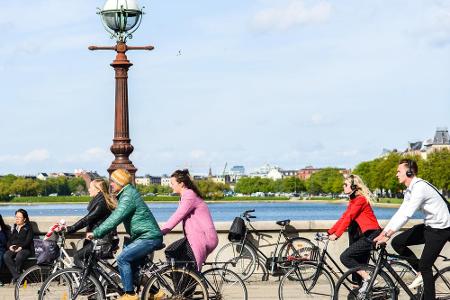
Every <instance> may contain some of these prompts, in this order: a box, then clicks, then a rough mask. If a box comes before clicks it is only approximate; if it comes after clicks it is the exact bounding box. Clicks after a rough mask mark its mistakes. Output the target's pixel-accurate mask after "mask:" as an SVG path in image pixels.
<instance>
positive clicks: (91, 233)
mask: <svg viewBox="0 0 450 300" xmlns="http://www.w3.org/2000/svg"><path fill="white" fill-rule="evenodd" d="M86 239H88V240H91V241H92V240H93V239H94V233H93V232H86Z"/></svg>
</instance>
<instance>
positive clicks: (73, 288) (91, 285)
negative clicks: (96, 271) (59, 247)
mask: <svg viewBox="0 0 450 300" xmlns="http://www.w3.org/2000/svg"><path fill="white" fill-rule="evenodd" d="M82 272H83V270H80V269H76V268H68V269H63V270H60V271H58V272H56V273H53V274H52V275H50V276H49V277H48V278H47V280H46V281H45V282H44V284H43V285H42V287H41V290H40V291H39V300H69V299H73V298H74V297H75V295H76V294H77V297H76V299H77V300H78V299H81V300H94V299H95V300H103V299H104V298H105V295H104V292H103V287H102V285H101V284H100V282H99V281H98V279H96V278H95V277H93V276H92V275H89V276H88V277H87V278H85V279H84V281H83V282H81V279H82Z"/></svg>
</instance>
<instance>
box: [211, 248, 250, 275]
mask: <svg viewBox="0 0 450 300" xmlns="http://www.w3.org/2000/svg"><path fill="white" fill-rule="evenodd" d="M216 262H217V263H227V264H226V268H227V269H229V270H231V271H233V272H234V273H236V274H238V275H239V277H240V278H241V279H242V280H247V279H248V278H249V277H250V276H252V274H253V272H255V269H256V265H257V263H258V262H257V260H256V253H255V250H253V249H252V248H251V247H250V246H248V245H247V244H242V243H241V242H231V243H228V244H226V245H224V246H223V247H222V248H221V249H220V250H219V251H218V252H217V255H216Z"/></svg>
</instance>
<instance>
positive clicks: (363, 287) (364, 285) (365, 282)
mask: <svg viewBox="0 0 450 300" xmlns="http://www.w3.org/2000/svg"><path fill="white" fill-rule="evenodd" d="M369 281H370V277H369V278H367V279H366V280H363V282H362V285H361V287H360V288H359V290H358V292H359V293H365V292H366V291H367V288H368V287H369ZM377 284H378V280H376V279H375V281H374V283H373V285H372V287H374V286H376V285H377Z"/></svg>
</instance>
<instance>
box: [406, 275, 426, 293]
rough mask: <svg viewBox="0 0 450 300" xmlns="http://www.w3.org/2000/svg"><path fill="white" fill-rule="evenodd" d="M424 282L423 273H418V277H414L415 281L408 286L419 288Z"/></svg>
mask: <svg viewBox="0 0 450 300" xmlns="http://www.w3.org/2000/svg"><path fill="white" fill-rule="evenodd" d="M422 284H423V278H422V275H418V276H417V277H416V279H414V281H413V282H412V283H411V284H410V285H408V288H409V289H410V290H412V289H416V288H418V287H419V286H421V285H422Z"/></svg>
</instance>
